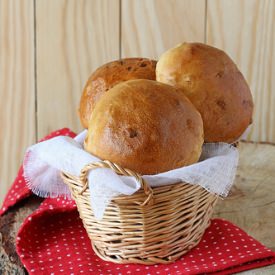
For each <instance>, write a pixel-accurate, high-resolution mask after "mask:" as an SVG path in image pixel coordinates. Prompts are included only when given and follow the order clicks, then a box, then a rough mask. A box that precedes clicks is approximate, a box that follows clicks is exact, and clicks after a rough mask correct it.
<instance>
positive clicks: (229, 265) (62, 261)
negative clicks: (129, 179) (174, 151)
mask: <svg viewBox="0 0 275 275" xmlns="http://www.w3.org/2000/svg"><path fill="white" fill-rule="evenodd" d="M57 135H69V136H71V137H73V136H74V133H72V132H70V130H69V129H62V130H59V131H56V132H54V133H52V134H51V135H50V136H48V137H47V138H51V137H54V136H57ZM22 172H23V171H22V168H20V171H19V174H18V177H17V178H16V180H15V182H14V184H13V186H12V188H11V190H10V191H9V193H8V194H7V196H6V199H5V201H4V205H3V207H2V209H1V210H0V213H1V214H3V213H4V212H5V211H6V210H7V209H8V208H9V207H11V206H12V205H14V204H15V203H17V202H18V201H20V200H22V199H23V198H26V197H27V196H29V195H30V192H29V190H28V189H27V187H26V184H25V181H24V179H23V177H22ZM16 245H17V252H18V254H19V256H20V258H21V260H22V262H23V264H24V266H25V267H26V269H27V270H28V272H29V273H30V274H95V275H97V274H98V275H99V274H104V275H107V274H115V275H119V274H121V275H122V274H125V275H127V274H142V275H145V274H147V275H153V274H165V275H168V274H171V275H172V274H200V273H203V274H207V273H211V274H232V273H235V272H238V271H243V270H248V269H251V268H256V267H261V266H265V265H269V264H272V263H275V253H274V252H272V251H271V250H269V249H268V248H266V247H265V246H263V245H262V244H260V243H259V242H258V241H256V240H254V239H253V238H252V237H250V236H249V235H247V234H246V233H245V232H244V231H242V230H241V229H239V228H238V227H236V226H235V225H233V224H231V223H229V222H228V221H225V220H221V219H214V220H212V223H211V226H210V227H209V228H208V229H207V230H206V232H205V234H204V236H203V239H202V240H201V242H200V243H199V245H198V246H197V247H195V248H194V249H192V250H191V251H190V252H189V253H188V254H186V255H184V256H183V257H181V259H179V260H178V261H176V262H175V263H173V264H169V265H153V266H144V265H134V264H128V265H121V264H114V263H110V262H105V261H103V260H101V259H100V258H99V257H97V256H96V255H95V254H94V252H93V250H92V247H91V242H90V240H89V238H88V236H87V233H86V231H85V229H84V227H83V225H82V222H81V220H80V218H79V215H78V212H77V210H76V206H75V203H74V202H73V201H71V200H64V199H61V198H55V199H50V198H48V199H45V200H44V201H43V203H42V204H41V205H40V207H39V208H38V209H37V210H36V211H35V212H33V213H32V214H31V215H30V216H29V217H28V218H27V219H26V220H25V221H24V223H23V225H22V226H21V228H20V230H19V232H18V236H17V243H16Z"/></svg>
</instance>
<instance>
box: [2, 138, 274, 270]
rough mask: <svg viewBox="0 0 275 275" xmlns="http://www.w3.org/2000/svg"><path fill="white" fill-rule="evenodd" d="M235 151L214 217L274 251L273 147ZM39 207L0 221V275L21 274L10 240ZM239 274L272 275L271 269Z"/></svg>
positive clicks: (30, 204)
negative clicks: (230, 181) (227, 189)
mask: <svg viewBox="0 0 275 275" xmlns="http://www.w3.org/2000/svg"><path fill="white" fill-rule="evenodd" d="M239 151H240V161H239V166H238V171H237V176H236V180H235V184H234V187H233V188H232V190H231V193H230V195H229V197H228V198H226V199H225V200H220V201H219V202H218V204H217V206H216V208H215V214H214V216H215V217H222V218H224V219H227V220H229V221H231V222H233V223H235V224H236V225H238V226H239V227H241V228H242V229H243V230H244V231H246V232H247V233H248V234H250V235H251V236H252V237H254V238H255V239H257V240H258V241H260V242H261V243H263V244H264V245H266V246H267V247H269V248H271V249H272V250H274V251H275V145H272V144H262V143H250V142H240V143H239ZM39 203H40V202H39V199H37V198H32V199H30V200H27V201H25V202H24V203H22V204H21V205H19V206H17V207H16V208H14V209H13V210H12V211H10V213H8V214H7V215H9V216H7V215H5V216H4V217H2V218H0V274H2V273H1V271H2V270H6V272H7V273H4V272H3V274H24V270H23V268H22V266H20V263H19V262H18V259H17V258H16V254H15V250H14V238H15V236H16V232H17V230H18V227H19V224H20V223H21V222H22V221H23V219H24V217H25V216H26V215H28V214H29V213H31V212H32V211H33V209H34V208H35V207H37V205H39ZM7 220H9V223H7ZM9 231H10V232H11V233H10V235H9V236H8V238H7V232H9ZM1 235H2V238H1ZM2 244H3V245H2ZM11 271H12V273H9V272H11ZM241 274H246V275H256V274H257V275H260V274H275V265H272V266H268V267H264V268H259V269H254V270H250V271H245V272H242V273H241Z"/></svg>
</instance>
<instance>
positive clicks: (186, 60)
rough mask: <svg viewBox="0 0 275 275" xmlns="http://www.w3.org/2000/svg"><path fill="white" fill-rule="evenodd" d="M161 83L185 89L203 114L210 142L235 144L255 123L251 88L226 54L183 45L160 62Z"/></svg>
mask: <svg viewBox="0 0 275 275" xmlns="http://www.w3.org/2000/svg"><path fill="white" fill-rule="evenodd" d="M156 78H157V80H158V81H160V82H163V83H167V84H170V85H175V86H177V87H180V88H182V89H183V91H184V93H185V95H186V96H187V97H188V98H189V99H190V101H191V102H192V103H193V104H194V105H195V107H196V108H197V109H198V110H199V112H200V113H201V116H202V119H203V124H204V137H205V141H206V142H218V141H223V142H229V143H231V142H233V141H235V140H237V139H238V138H239V137H240V136H241V135H242V133H243V132H244V131H245V129H246V128H247V127H248V125H249V124H250V123H252V111H253V101H252V96H251V92H250V89H249V87H248V85H247V83H246V81H245V79H244V77H243V75H242V74H241V72H240V71H239V70H238V68H237V66H236V65H235V64H234V63H233V61H232V60H231V59H230V57H229V56H228V55H227V54H225V53H224V52H223V51H221V50H219V49H217V48H214V47H210V46H207V45H205V44H201V43H183V44H181V45H179V46H177V47H175V48H173V49H170V50H168V51H167V52H165V53H164V54H163V55H162V56H161V57H160V60H159V61H158V63H157V68H156Z"/></svg>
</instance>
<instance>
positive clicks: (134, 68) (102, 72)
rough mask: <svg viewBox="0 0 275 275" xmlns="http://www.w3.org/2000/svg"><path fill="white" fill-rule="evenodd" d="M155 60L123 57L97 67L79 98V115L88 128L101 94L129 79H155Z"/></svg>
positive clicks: (84, 125) (83, 124)
mask: <svg viewBox="0 0 275 275" xmlns="http://www.w3.org/2000/svg"><path fill="white" fill-rule="evenodd" d="M156 64H157V62H156V61H155V60H151V59H147V58H124V59H120V60H116V61H112V62H110V63H107V64H105V65H103V66H101V67H99V68H98V69H97V70H96V71H95V72H94V73H93V74H92V75H91V76H90V78H89V79H88V81H87V83H86V86H85V88H84V90H83V93H82V97H81V100H80V108H79V116H80V120H81V124H82V126H83V127H84V128H88V125H89V119H90V117H91V113H92V111H93V109H94V107H95V104H96V103H97V102H98V100H99V99H100V98H101V96H102V95H103V94H104V93H105V92H107V91H108V90H109V89H111V88H112V87H113V86H115V85H116V84H118V83H120V82H122V81H127V80H130V79H151V80H155V79H156V73H155V70H156Z"/></svg>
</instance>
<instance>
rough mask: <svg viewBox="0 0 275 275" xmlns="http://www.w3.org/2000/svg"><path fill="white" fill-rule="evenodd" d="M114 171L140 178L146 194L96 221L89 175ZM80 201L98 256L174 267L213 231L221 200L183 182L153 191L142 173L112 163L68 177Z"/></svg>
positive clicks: (119, 203) (124, 199)
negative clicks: (214, 214) (101, 170)
mask: <svg viewBox="0 0 275 275" xmlns="http://www.w3.org/2000/svg"><path fill="white" fill-rule="evenodd" d="M98 167H108V168H111V169H113V170H114V171H115V172H116V173H117V174H120V175H130V176H134V177H136V179H137V180H138V181H139V182H140V183H141V186H142V189H141V190H139V191H138V192H136V193H135V194H133V195H131V196H124V195H122V196H118V197H116V198H115V199H113V200H112V201H111V203H110V204H109V205H108V207H107V208H106V210H105V213H104V217H103V219H102V220H96V219H95V217H94V215H93V211H92V209H91V206H90V192H89V187H88V183H87V174H88V171H89V170H90V169H94V168H98ZM62 177H63V180H64V181H65V183H66V184H67V185H68V186H69V188H70V191H71V193H72V197H73V198H74V199H75V201H76V204H77V208H78V211H79V213H80V217H81V219H82V221H83V224H84V227H85V229H86V231H87V233H88V235H89V237H90V239H91V240H92V245H93V249H94V251H95V253H96V254H97V255H98V256H99V257H100V258H101V259H103V260H106V261H111V262H115V263H138V264H146V265H150V264H156V263H163V264H168V263H171V262H173V261H175V260H177V259H178V258H179V257H180V256H181V255H183V254H185V253H186V252H188V251H189V250H190V249H191V248H193V247H194V246H196V245H197V244H198V242H199V241H200V239H201V237H202V235H203V233H204V231H205V229H206V228H207V227H208V225H209V222H210V218H211V215H212V212H213V208H214V205H215V203H216V201H217V196H215V195H213V194H210V193H209V192H207V191H206V190H204V189H203V188H202V187H200V186H196V185H190V184H186V183H177V184H173V185H166V186H162V187H155V188H153V189H151V188H150V187H149V186H148V185H147V184H146V182H145V181H143V179H142V178H141V177H140V176H139V175H138V174H136V173H134V172H132V171H130V170H128V169H123V168H121V167H119V166H118V165H115V164H113V163H111V162H109V161H101V162H98V163H95V164H90V165H87V166H86V167H84V169H83V170H82V173H81V175H80V177H74V176H72V175H68V174H64V173H63V174H62Z"/></svg>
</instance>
